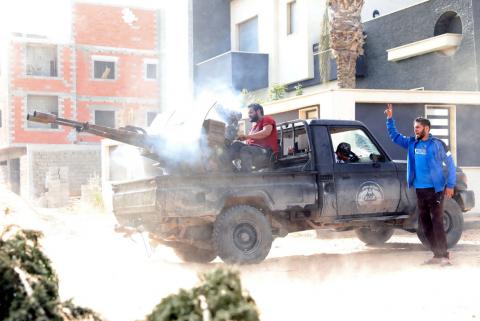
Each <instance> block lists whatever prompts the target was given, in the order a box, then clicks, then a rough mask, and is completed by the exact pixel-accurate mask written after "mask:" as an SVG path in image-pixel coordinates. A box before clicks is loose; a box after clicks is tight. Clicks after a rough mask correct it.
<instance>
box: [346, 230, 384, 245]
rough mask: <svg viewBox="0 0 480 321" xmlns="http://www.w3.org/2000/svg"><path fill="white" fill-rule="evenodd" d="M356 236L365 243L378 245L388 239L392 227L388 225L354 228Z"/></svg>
mask: <svg viewBox="0 0 480 321" xmlns="http://www.w3.org/2000/svg"><path fill="white" fill-rule="evenodd" d="M355 234H357V237H358V238H359V239H360V241H362V242H363V243H365V244H368V245H380V244H383V243H385V242H386V241H388V240H389V239H390V238H391V237H392V235H393V228H389V227H374V228H368V227H362V228H359V229H356V230H355Z"/></svg>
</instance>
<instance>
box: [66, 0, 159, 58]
mask: <svg viewBox="0 0 480 321" xmlns="http://www.w3.org/2000/svg"><path fill="white" fill-rule="evenodd" d="M74 10H75V12H74V25H75V42H76V43H79V44H87V45H100V46H107V47H120V48H135V49H147V50H148V49H150V50H152V49H155V48H156V14H155V11H152V10H141V9H131V8H128V7H115V6H106V5H104V6H102V5H98V4H88V3H77V4H75V9H74Z"/></svg>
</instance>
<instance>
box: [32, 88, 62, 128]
mask: <svg viewBox="0 0 480 321" xmlns="http://www.w3.org/2000/svg"><path fill="white" fill-rule="evenodd" d="M27 110H28V113H29V114H32V113H33V112H34V111H35V110H38V111H41V112H43V113H50V114H54V115H57V116H58V96H41V95H28V96H27ZM27 128H43V129H56V128H58V125H55V124H42V123H36V122H31V121H29V122H27Z"/></svg>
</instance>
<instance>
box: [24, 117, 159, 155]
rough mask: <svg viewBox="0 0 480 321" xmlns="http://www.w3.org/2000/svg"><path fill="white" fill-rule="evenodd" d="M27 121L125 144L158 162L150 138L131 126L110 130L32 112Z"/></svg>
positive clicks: (143, 131) (141, 130)
mask: <svg viewBox="0 0 480 321" xmlns="http://www.w3.org/2000/svg"><path fill="white" fill-rule="evenodd" d="M27 120H29V121H34V122H38V123H43V124H57V125H62V126H68V127H73V128H75V129H76V130H77V131H78V132H85V133H90V134H93V135H97V136H100V137H104V138H109V139H113V140H116V141H119V142H122V143H125V144H129V145H133V146H136V147H140V148H143V149H145V150H146V151H147V154H148V155H149V156H147V157H150V158H153V159H155V160H158V157H157V156H155V155H154V154H153V153H151V150H152V145H151V138H150V137H149V136H148V134H147V133H146V132H145V130H143V129H141V128H137V127H133V126H127V127H126V128H120V129H116V128H110V127H106V126H101V125H95V124H90V123H88V122H79V121H75V120H70V119H66V118H60V117H57V115H54V114H50V113H43V112H40V111H34V112H33V114H28V115H27Z"/></svg>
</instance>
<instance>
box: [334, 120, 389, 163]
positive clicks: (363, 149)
mask: <svg viewBox="0 0 480 321" xmlns="http://www.w3.org/2000/svg"><path fill="white" fill-rule="evenodd" d="M330 137H331V139H332V147H333V153H335V150H336V149H337V146H338V145H339V144H340V143H348V144H350V149H351V151H352V152H353V153H354V154H355V155H356V156H357V157H358V158H359V160H358V163H371V162H373V160H374V159H376V158H377V159H378V158H379V157H380V156H381V153H380V152H379V150H378V149H377V147H376V146H375V144H374V143H373V142H372V141H371V140H370V138H369V137H368V136H367V135H366V134H365V132H364V131H363V130H362V129H359V128H345V127H341V128H332V129H330Z"/></svg>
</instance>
